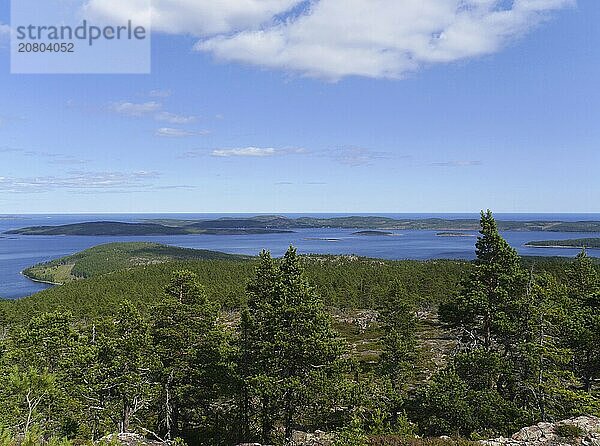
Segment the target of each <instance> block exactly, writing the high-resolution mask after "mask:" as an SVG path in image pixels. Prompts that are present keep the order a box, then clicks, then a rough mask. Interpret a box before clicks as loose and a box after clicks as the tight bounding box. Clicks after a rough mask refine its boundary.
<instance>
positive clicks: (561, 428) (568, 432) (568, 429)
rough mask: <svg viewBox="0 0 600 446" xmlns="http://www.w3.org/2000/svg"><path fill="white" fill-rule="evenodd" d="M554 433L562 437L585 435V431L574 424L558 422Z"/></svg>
mask: <svg viewBox="0 0 600 446" xmlns="http://www.w3.org/2000/svg"><path fill="white" fill-rule="evenodd" d="M554 433H555V434H556V435H558V436H559V437H563V438H578V437H583V436H584V435H585V431H584V430H583V429H582V428H580V427H579V426H576V425H574V424H559V425H558V426H556V428H554Z"/></svg>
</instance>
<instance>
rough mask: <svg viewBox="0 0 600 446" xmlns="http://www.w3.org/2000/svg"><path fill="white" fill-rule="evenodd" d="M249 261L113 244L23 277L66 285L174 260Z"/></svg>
mask: <svg viewBox="0 0 600 446" xmlns="http://www.w3.org/2000/svg"><path fill="white" fill-rule="evenodd" d="M249 258H250V257H248V256H238V255H231V254H224V253H221V252H216V251H206V250H200V249H189V248H179V247H176V246H167V245H161V244H158V243H143V242H130V243H109V244H106V245H99V246H95V247H93V248H90V249H86V250H85V251H82V252H79V253H77V254H73V255H71V256H67V257H62V258H60V259H56V260H53V261H51V262H47V263H41V264H38V265H35V266H32V267H30V268H27V269H26V270H25V271H23V274H24V275H25V276H27V277H29V278H30V279H32V280H38V281H42V282H49V283H56V284H63V283H65V282H70V281H72V280H76V279H82V278H86V277H94V276H99V275H102V274H106V273H109V272H113V271H118V270H123V269H127V268H131V267H135V266H144V265H152V264H159V263H165V262H169V261H174V260H246V259H249Z"/></svg>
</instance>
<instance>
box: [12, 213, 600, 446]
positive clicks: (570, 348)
mask: <svg viewBox="0 0 600 446" xmlns="http://www.w3.org/2000/svg"><path fill="white" fill-rule="evenodd" d="M229 223H231V224H234V223H233V222H231V221H228V224H229ZM263 223H264V222H257V224H263ZM136 246H137V248H139V249H140V250H139V251H136V253H137V257H136V258H137V260H136V261H140V262H142V263H143V266H133V267H131V265H129V264H128V263H127V262H129V261H130V260H127V259H131V258H132V256H131V254H132V252H133V251H131V250H129V248H128V250H127V252H121V251H119V249H121V248H123V246H122V245H119V246H115V247H113V248H114V251H110V249H113V248H110V245H108V246H104V247H99V248H98V251H96V252H95V251H93V250H92V254H94V255H91V256H90V252H88V253H87V254H86V255H85V256H83V257H81V258H78V260H77V261H76V264H79V265H80V266H81V265H86V263H85V262H87V261H90V262H91V260H92V259H94V260H93V262H91V263H88V264H87V266H85V268H86V270H87V271H89V272H90V274H89V275H91V276H93V277H89V278H87V279H85V280H77V281H74V282H72V283H69V284H66V285H64V286H61V287H56V288H54V289H51V290H47V291H45V292H43V293H40V294H38V295H36V296H32V297H30V298H26V299H22V300H20V301H17V302H2V303H0V335H1V336H0V407H1V408H2V410H1V411H0V426H5V427H9V428H10V429H9V430H7V431H0V446H1V445H3V444H6V445H13V444H14V445H17V444H18V445H20V444H31V445H34V444H44V445H45V444H51V445H64V446H67V445H69V446H70V443H69V441H70V440H74V441H75V443H76V444H83V443H85V442H89V441H92V440H93V441H98V440H99V439H100V438H102V437H104V436H105V435H107V434H110V433H114V432H116V431H122V432H131V431H135V432H137V433H141V434H143V435H147V436H148V437H155V436H158V437H161V438H169V439H175V438H179V439H183V440H177V441H180V442H181V441H186V442H187V443H188V444H190V445H204V444H206V445H216V446H218V445H230V444H237V443H240V442H243V441H253V440H261V441H263V442H270V443H271V444H282V443H283V442H284V441H285V440H286V439H289V438H290V436H291V433H292V430H302V431H306V432H311V431H315V430H317V429H319V430H325V431H329V432H337V434H338V435H337V438H336V444H337V445H340V446H343V445H348V446H350V445H403V446H404V445H406V446H453V445H456V446H471V444H472V443H470V442H468V441H466V440H461V439H458V438H459V437H456V438H457V439H448V440H443V439H418V438H415V435H417V434H419V435H436V436H437V435H458V436H462V437H466V438H472V439H481V438H489V437H491V436H496V435H498V434H505V435H506V434H510V433H512V432H513V431H516V430H517V429H519V428H521V427H523V426H525V425H529V424H532V423H534V422H537V421H540V420H557V419H562V418H567V417H570V416H576V415H581V414H600V399H599V389H598V387H597V383H598V382H599V379H600V375H599V370H600V351H599V350H598V349H599V345H600V338H598V333H600V319H599V317H600V316H598V315H599V314H600V311H599V307H600V303H599V302H600V295H599V290H600V281H599V278H598V277H599V270H598V265H597V264H596V263H595V262H594V261H593V260H591V259H590V258H589V257H587V255H586V254H585V252H583V253H582V254H580V255H579V256H578V257H577V259H575V260H574V261H572V262H565V261H563V260H558V259H535V260H534V259H520V258H519V257H518V256H517V255H516V253H515V252H514V250H513V249H512V248H510V247H509V246H508V244H507V243H506V242H505V241H504V240H503V239H502V237H500V235H499V233H498V226H497V225H496V223H495V221H494V219H493V216H492V215H491V213H489V212H488V213H484V214H482V217H481V237H480V238H479V239H478V241H477V260H476V261H475V262H473V264H469V263H466V262H457V261H431V262H412V261H399V262H392V261H382V260H375V259H363V258H357V257H353V256H342V257H340V256H304V257H299V256H298V255H297V253H296V251H295V250H294V249H293V248H290V250H289V251H288V252H287V253H286V255H285V256H284V257H283V258H282V259H273V258H271V256H270V255H269V254H268V253H266V252H263V253H262V254H261V255H260V258H259V259H254V260H251V261H247V260H242V259H237V258H229V257H228V258H227V259H226V260H224V259H220V258H215V259H212V260H186V261H180V262H167V263H154V261H149V259H150V254H149V255H148V257H144V255H146V254H144V250H145V249H150V251H151V252H152V255H154V254H156V255H157V256H159V257H160V256H161V255H162V254H161V253H160V252H157V251H153V250H154V249H158V250H159V251H160V250H161V249H162V248H157V247H153V246H143V245H139V246H138V245H136ZM130 248H131V246H130ZM137 248H136V249H137ZM107 249H108V251H107ZM183 254H184V255H185V254H186V253H183ZM105 255H106V256H107V258H108V259H109V260H108V261H107V262H106V264H103V261H102V256H105ZM122 255H123V256H122ZM165 255H166V253H165ZM76 256H77V255H76ZM76 256H75V257H76ZM111 258H112V259H113V260H110V259H111ZM157 258H158V257H157ZM157 258H155V260H156V259H157ZM185 258H187V257H185ZM147 260H148V261H147ZM113 261H114V263H113ZM160 261H161V262H162V259H161V260H160ZM123 262H125V263H123ZM126 265H127V266H126ZM63 266H64V265H63ZM74 269H75V266H73V270H74ZM86 274H87V273H86ZM439 303H442V305H441V306H440V309H439V316H440V319H441V321H442V324H439V321H437V320H436V319H435V317H434V316H432V314H435V310H436V309H437V306H438V304H439ZM239 310H241V311H239ZM431 310H433V312H432V311H431ZM331 314H333V315H334V316H335V317H336V322H335V327H336V329H339V332H336V331H334V330H333V329H332V320H331V316H330V315H331ZM358 315H365V317H366V319H364V320H361V319H359V318H358V317H357V316H358ZM365 320H367V321H368V322H365V323H364V324H363V322H364V321H365ZM338 333H341V334H343V335H344V337H345V339H346V341H347V343H346V344H345V343H344V340H343V339H341V338H340V335H339V334H338ZM452 339H456V342H455V343H453V342H452ZM349 342H352V343H353V345H352V346H351V347H352V348H348V347H350V345H348V343H349ZM351 352H352V354H351ZM436 352H439V354H438V355H437V356H435V353H436ZM432 354H433V355H432ZM427 355H432V356H433V357H429V356H427ZM63 438H66V439H68V440H63Z"/></svg>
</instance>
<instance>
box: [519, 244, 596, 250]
mask: <svg viewBox="0 0 600 446" xmlns="http://www.w3.org/2000/svg"><path fill="white" fill-rule="evenodd" d="M523 246H525V247H527V248H550V249H558V248H561V249H594V250H600V248H594V247H589V246H583V245H582V246H564V245H528V244H527V243H525V244H524V245H523Z"/></svg>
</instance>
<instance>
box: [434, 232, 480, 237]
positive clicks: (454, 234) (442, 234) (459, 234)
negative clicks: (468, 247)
mask: <svg viewBox="0 0 600 446" xmlns="http://www.w3.org/2000/svg"><path fill="white" fill-rule="evenodd" d="M435 235H436V237H477V236H476V235H475V234H469V233H468V232H438V233H437V234H435Z"/></svg>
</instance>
